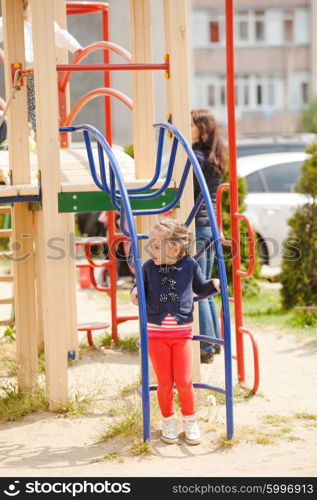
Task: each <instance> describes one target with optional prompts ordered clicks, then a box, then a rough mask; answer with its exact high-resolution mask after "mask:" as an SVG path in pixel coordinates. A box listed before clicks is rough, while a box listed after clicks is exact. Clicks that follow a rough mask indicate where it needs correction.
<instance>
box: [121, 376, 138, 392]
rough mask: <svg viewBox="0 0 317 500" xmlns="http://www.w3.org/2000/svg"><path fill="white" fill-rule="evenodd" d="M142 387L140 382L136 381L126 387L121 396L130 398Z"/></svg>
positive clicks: (122, 389) (123, 388)
mask: <svg viewBox="0 0 317 500" xmlns="http://www.w3.org/2000/svg"><path fill="white" fill-rule="evenodd" d="M140 385H141V381H140V380H136V381H135V382H132V383H131V384H127V385H125V386H124V387H122V388H121V390H120V394H121V396H129V395H130V394H134V393H135V392H136V391H137V390H138V388H139V387H140Z"/></svg>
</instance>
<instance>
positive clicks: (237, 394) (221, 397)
mask: <svg viewBox="0 0 317 500" xmlns="http://www.w3.org/2000/svg"><path fill="white" fill-rule="evenodd" d="M209 395H213V396H214V397H215V399H216V404H219V405H225V404H226V396H225V394H222V393H221V392H217V391H208V393H206V395H204V397H205V399H206V403H207V400H208V396H209ZM253 396H258V394H254V392H253V391H251V390H247V391H246V390H244V389H242V388H241V387H240V386H239V385H235V386H234V388H233V401H234V403H237V402H239V401H247V400H249V399H250V398H252V397H253ZM260 396H261V397H263V396H262V395H260ZM207 404H208V403H207Z"/></svg>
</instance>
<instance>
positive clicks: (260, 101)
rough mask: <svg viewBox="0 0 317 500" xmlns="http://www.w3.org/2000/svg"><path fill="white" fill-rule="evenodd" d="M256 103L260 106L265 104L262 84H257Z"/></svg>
mask: <svg viewBox="0 0 317 500" xmlns="http://www.w3.org/2000/svg"><path fill="white" fill-rule="evenodd" d="M256 103H257V105H258V106H261V105H262V104H263V89H262V85H260V84H257V86H256Z"/></svg>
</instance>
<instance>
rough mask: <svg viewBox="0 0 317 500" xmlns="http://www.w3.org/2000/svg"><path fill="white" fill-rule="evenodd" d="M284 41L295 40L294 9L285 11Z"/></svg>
mask: <svg viewBox="0 0 317 500" xmlns="http://www.w3.org/2000/svg"><path fill="white" fill-rule="evenodd" d="M283 27H284V41H285V42H289V43H291V42H293V41H294V12H293V11H292V10H286V11H285V12H284V20H283Z"/></svg>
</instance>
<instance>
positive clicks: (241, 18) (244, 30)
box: [235, 11, 249, 42]
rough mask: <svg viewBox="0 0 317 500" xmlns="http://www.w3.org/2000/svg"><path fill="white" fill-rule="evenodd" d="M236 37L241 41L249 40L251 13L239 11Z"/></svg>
mask: <svg viewBox="0 0 317 500" xmlns="http://www.w3.org/2000/svg"><path fill="white" fill-rule="evenodd" d="M235 37H236V40H238V41H239V42H247V41H248V40H249V13H248V12H239V11H238V12H237V14H236V25H235Z"/></svg>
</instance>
